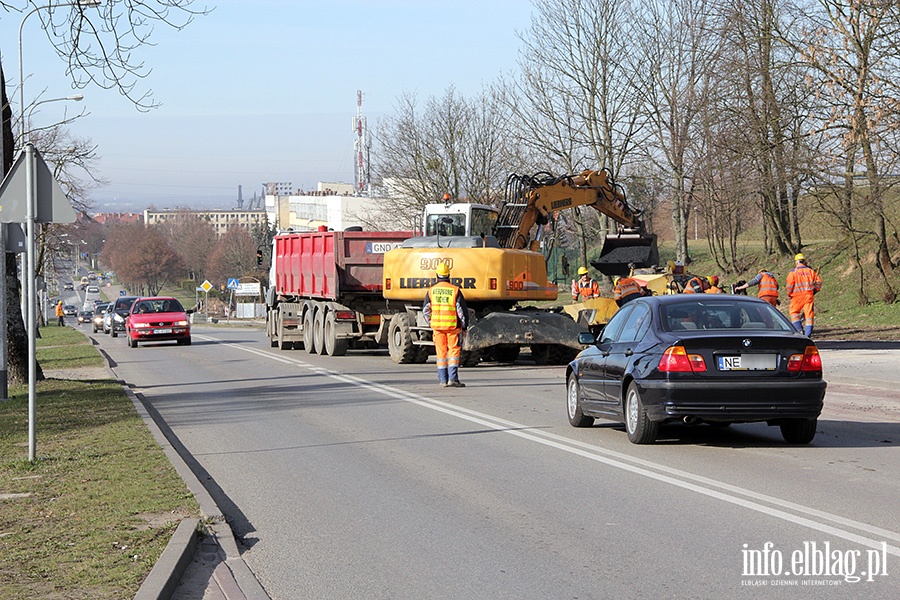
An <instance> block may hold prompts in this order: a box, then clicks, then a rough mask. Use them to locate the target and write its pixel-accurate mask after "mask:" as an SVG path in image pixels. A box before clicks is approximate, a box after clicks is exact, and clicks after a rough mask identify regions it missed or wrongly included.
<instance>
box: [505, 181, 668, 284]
mask: <svg viewBox="0 0 900 600" xmlns="http://www.w3.org/2000/svg"><path fill="white" fill-rule="evenodd" d="M580 206H590V207H591V208H593V209H595V210H597V211H598V212H600V213H602V214H604V215H606V216H608V217H610V218H611V219H612V220H613V221H615V222H616V223H617V224H618V225H619V228H618V231H617V233H616V234H615V235H611V236H607V239H606V240H605V242H604V248H603V250H602V251H601V253H600V257H601V258H600V262H601V264H603V266H602V267H601V266H598V265H597V264H596V263H592V264H594V266H595V268H597V269H599V270H600V271H601V272H602V273H606V274H608V275H618V274H627V272H628V271H629V270H630V269H631V268H632V267H646V266H652V264H656V262H658V261H659V252H658V250H657V247H656V237H655V236H649V235H647V234H645V232H644V223H643V220H642V219H641V213H640V212H639V211H635V210H633V209H632V208H631V207H630V206H629V205H628V202H627V201H626V199H625V193H624V191H623V190H622V188H621V186H619V185H617V184H616V183H615V181H614V180H613V177H612V174H611V173H610V172H609V170H608V169H602V170H600V171H584V172H582V173H581V174H580V175H563V176H561V177H554V176H552V175H550V174H549V173H538V174H537V175H533V176H521V175H515V174H513V175H510V176H509V178H508V179H507V185H506V200H505V202H504V204H503V206H502V208H501V209H500V217H499V218H498V220H497V225H496V226H495V236H496V237H497V241H498V242H499V243H500V246H501V247H504V248H517V249H526V248H530V247H531V246H532V244H533V243H534V242H536V241H537V240H531V237H530V236H531V230H532V228H533V227H534V226H535V225H543V224H545V223H547V222H548V221H549V219H550V215H551V214H552V213H554V212H557V211H560V210H566V209H570V208H577V207H580ZM530 249H535V248H530ZM604 256H607V258H609V259H612V260H608V261H606V262H605V263H604V262H603V258H604ZM620 259H622V260H620Z"/></svg>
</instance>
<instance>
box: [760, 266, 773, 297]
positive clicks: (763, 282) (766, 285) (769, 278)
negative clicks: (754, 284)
mask: <svg viewBox="0 0 900 600" xmlns="http://www.w3.org/2000/svg"><path fill="white" fill-rule="evenodd" d="M757 277H759V293H758V294H757V296H759V297H760V298H767V297H772V298H778V280H777V279H775V277H774V276H773V275H772V274H771V273H769V272H768V271H763V272H762V273H760V274H759V275H757Z"/></svg>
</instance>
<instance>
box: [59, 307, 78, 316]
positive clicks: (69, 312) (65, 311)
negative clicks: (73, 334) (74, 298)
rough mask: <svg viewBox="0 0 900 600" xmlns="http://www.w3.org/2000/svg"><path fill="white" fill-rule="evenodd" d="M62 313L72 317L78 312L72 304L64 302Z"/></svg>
mask: <svg viewBox="0 0 900 600" xmlns="http://www.w3.org/2000/svg"><path fill="white" fill-rule="evenodd" d="M63 314H64V315H66V316H67V317H74V316H75V315H77V314H78V309H77V308H76V307H75V305H74V304H64V305H63Z"/></svg>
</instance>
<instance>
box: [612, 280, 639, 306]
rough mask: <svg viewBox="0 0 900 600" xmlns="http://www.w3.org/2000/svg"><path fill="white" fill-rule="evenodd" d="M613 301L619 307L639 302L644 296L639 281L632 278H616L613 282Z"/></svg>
mask: <svg viewBox="0 0 900 600" xmlns="http://www.w3.org/2000/svg"><path fill="white" fill-rule="evenodd" d="M613 285H615V288H614V289H613V299H614V300H615V301H616V304H618V305H619V306H625V305H626V304H628V303H629V302H631V301H632V300H637V299H638V298H640V297H641V296H643V295H644V290H643V288H641V284H640V283H638V281H637V279H632V278H631V277H616V278H615V279H614V280H613Z"/></svg>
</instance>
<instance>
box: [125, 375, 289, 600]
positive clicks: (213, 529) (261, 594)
mask: <svg viewBox="0 0 900 600" xmlns="http://www.w3.org/2000/svg"><path fill="white" fill-rule="evenodd" d="M110 372H112V371H111V370H110ZM112 378H113V379H117V378H116V377H115V374H114V373H113V377H112ZM117 380H118V379H117ZM118 381H119V383H122V387H123V390H124V391H125V394H126V395H127V396H128V397H129V398H130V399H131V402H132V404H134V408H135V410H137V412H138V414H139V415H140V416H141V418H142V419H143V420H144V423H145V424H146V425H147V428H148V429H149V430H150V433H152V434H153V437H154V439H156V442H157V443H158V444H159V445H160V447H161V448H162V449H163V452H164V453H165V454H166V456H167V457H168V459H169V462H171V463H172V466H173V467H174V468H175V471H177V472H178V474H179V475H180V476H181V478H182V479H183V480H184V482H185V484H186V485H187V486H188V489H189V490H190V491H191V493H192V494H193V495H194V498H196V500H197V503H198V504H199V505H200V513H201V514H202V515H203V518H204V520H206V521H208V522H211V525H210V531H209V535H210V536H212V537H213V538H214V539H215V541H216V544H217V545H218V547H219V548H220V549H221V550H222V554H224V559H225V560H224V562H223V563H221V564H219V565H217V567H216V570H215V572H214V574H213V579H214V580H215V583H216V585H218V587H219V590H220V591H221V592H222V594H223V596H224V597H225V599H226V600H271V599H270V598H269V595H268V594H267V593H266V591H265V589H263V587H262V585H261V584H260V583H259V581H258V580H257V579H256V576H255V575H253V572H252V571H251V570H250V567H248V566H247V563H245V562H244V560H243V558H241V553H240V551H239V550H238V547H237V542H236V541H235V539H234V532H233V531H232V530H231V527H230V526H229V525H228V523H226V522H225V516H224V514H222V511H221V510H220V509H219V507H218V505H217V504H216V502H215V500H213V498H212V496H211V495H210V494H209V491H208V490H207V489H206V488H205V487H204V486H203V484H202V483H201V482H200V480H199V479H198V478H197V476H196V475H195V474H194V472H193V471H192V470H191V469H190V467H188V465H187V463H186V462H185V461H184V459H183V458H182V457H181V455H180V454H179V453H178V451H177V450H176V449H175V447H174V446H173V445H172V444H171V442H170V441H169V439H168V437H166V435H165V433H164V432H163V428H164V427H165V425H164V423H160V422H158V421H157V419H158V418H159V415H158V413H156V411H155V410H153V409H152V408H151V407H148V406H147V405H145V404H144V402H143V401H142V400H141V399H140V398H139V397H138V396H137V395H136V394H135V393H134V392H133V391H132V390H131V389H130V388H128V386H127V385H125V384H124V382H122V381H121V380H118ZM188 521H191V522H193V524H191V523H187V524H186V522H188ZM198 525H199V521H198V520H197V519H185V520H184V521H182V524H181V525H179V527H178V529H176V531H175V535H173V536H172V539H171V540H170V541H169V544H168V545H167V546H166V549H165V550H164V551H163V554H162V556H160V558H159V560H158V561H157V563H156V566H154V567H153V570H152V571H151V572H150V576H148V577H147V579H146V580H145V581H144V583H143V584H142V585H141V587H140V589H139V590H138V593H137V595H136V596H135V599H136V600H144V599H148V600H149V599H152V598H158V599H168V598H171V597H172V594H173V592H174V591H175V589H176V588H177V587H178V584H179V582H180V581H181V579H182V577H183V575H184V573H185V570H186V569H187V567H188V565H190V563H191V561H192V560H193V557H194V551H195V550H196V548H197V541H198V533H197V531H198ZM182 527H184V528H185V529H184V530H183V529H182ZM188 530H190V533H186V531H188ZM179 532H180V533H179ZM223 565H224V566H225V567H226V568H224V569H223V568H220V567H222V566H223Z"/></svg>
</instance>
